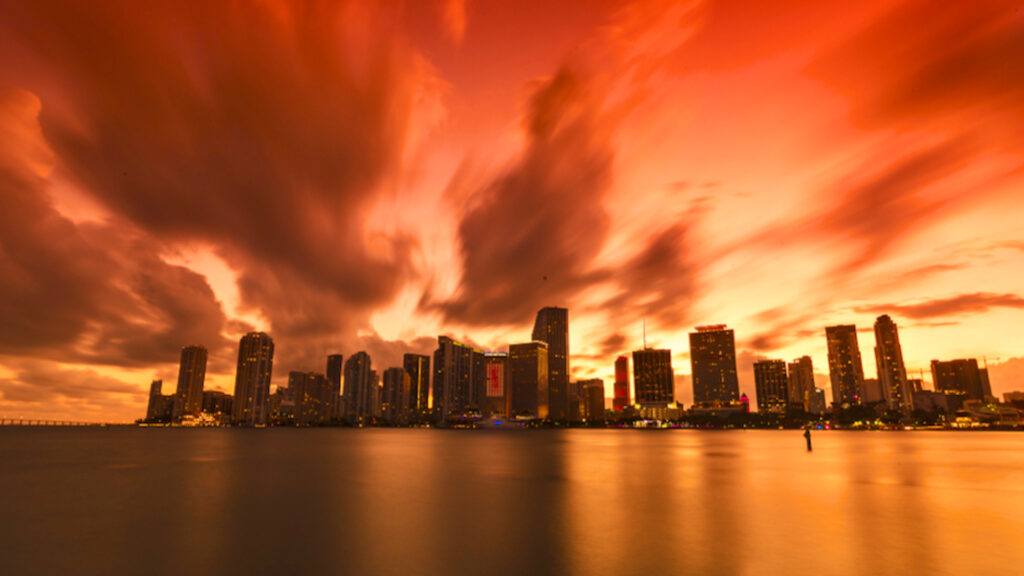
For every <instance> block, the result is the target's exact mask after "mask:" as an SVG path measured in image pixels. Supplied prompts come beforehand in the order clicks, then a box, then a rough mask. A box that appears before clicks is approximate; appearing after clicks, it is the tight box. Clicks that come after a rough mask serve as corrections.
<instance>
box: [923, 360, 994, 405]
mask: <svg viewBox="0 0 1024 576" xmlns="http://www.w3.org/2000/svg"><path fill="white" fill-rule="evenodd" d="M932 382H933V383H934V384H935V390H936V391H938V392H952V393H954V394H959V395H961V396H963V397H965V398H967V399H969V400H984V399H985V388H984V385H983V384H982V377H981V369H979V368H978V361H977V360H976V359H974V358H971V359H969V360H968V359H959V360H950V361H948V362H940V361H938V360H932Z"/></svg>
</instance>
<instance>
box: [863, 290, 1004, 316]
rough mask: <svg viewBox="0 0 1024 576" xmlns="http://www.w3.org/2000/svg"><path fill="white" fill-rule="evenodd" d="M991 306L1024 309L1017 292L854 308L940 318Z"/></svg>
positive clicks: (964, 295)
mask: <svg viewBox="0 0 1024 576" xmlns="http://www.w3.org/2000/svg"><path fill="white" fill-rule="evenodd" d="M992 308H1017V309H1024V298H1022V297H1021V296H1019V295H1017V294H990V293H987V292H977V293H974V294H960V295H958V296H951V297H949V298H941V299H938V300H927V301H924V302H917V303H913V304H878V305H873V306H862V307H858V308H857V309H856V310H857V311H858V312H865V313H871V314H896V315H899V316H905V317H907V318H913V319H915V320H917V319H923V318H941V317H945V316H957V315H963V314H981V313H983V312H988V311H989V310H990V309H992Z"/></svg>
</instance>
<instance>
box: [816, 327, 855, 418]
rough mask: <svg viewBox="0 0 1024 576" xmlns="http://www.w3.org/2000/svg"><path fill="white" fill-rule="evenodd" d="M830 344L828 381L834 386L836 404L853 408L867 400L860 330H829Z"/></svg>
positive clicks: (841, 328) (826, 338)
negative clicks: (858, 331)
mask: <svg viewBox="0 0 1024 576" xmlns="http://www.w3.org/2000/svg"><path fill="white" fill-rule="evenodd" d="M825 340H826V341H827V343H828V377H829V380H830V381H831V382H832V402H834V403H835V404H837V405H840V406H842V405H844V404H845V405H848V406H853V405H855V404H860V403H861V402H862V400H863V398H864V364H863V362H862V361H861V357H860V346H859V345H858V343H857V327H856V326H854V325H852V324H844V325H840V326H829V327H827V328H825Z"/></svg>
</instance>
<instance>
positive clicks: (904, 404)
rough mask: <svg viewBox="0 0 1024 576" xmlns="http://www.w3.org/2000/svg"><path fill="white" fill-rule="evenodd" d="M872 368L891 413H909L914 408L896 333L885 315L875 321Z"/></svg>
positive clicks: (891, 322) (894, 326) (897, 331)
mask: <svg viewBox="0 0 1024 576" xmlns="http://www.w3.org/2000/svg"><path fill="white" fill-rule="evenodd" d="M875 365H876V366H877V368H878V383H879V385H880V386H881V387H882V399H883V400H884V401H885V404H886V406H888V407H889V409H891V410H900V411H902V412H908V413H909V412H910V411H911V410H913V409H914V404H913V399H912V398H913V396H912V392H911V390H910V383H909V381H908V380H907V369H906V367H905V366H904V365H903V349H902V348H901V347H900V335H899V330H898V329H897V327H896V323H895V322H893V321H892V318H890V317H889V316H888V315H882V316H879V317H878V319H877V320H875Z"/></svg>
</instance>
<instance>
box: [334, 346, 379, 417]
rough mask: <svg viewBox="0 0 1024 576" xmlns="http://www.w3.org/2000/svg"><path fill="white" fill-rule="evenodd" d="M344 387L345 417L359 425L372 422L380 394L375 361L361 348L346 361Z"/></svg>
mask: <svg viewBox="0 0 1024 576" xmlns="http://www.w3.org/2000/svg"><path fill="white" fill-rule="evenodd" d="M342 388H343V392H342V396H344V403H345V419H346V420H347V421H348V422H349V424H353V425H357V426H359V425H364V424H368V423H370V422H371V421H372V420H373V417H374V414H375V413H376V409H377V402H378V399H377V396H378V394H377V382H376V372H374V371H373V362H372V360H371V358H370V355H369V354H367V353H366V352H365V351H362V350H360V351H359V352H356V353H355V354H353V355H351V356H349V357H348V360H346V361H345V374H344V383H343V385H342Z"/></svg>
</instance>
